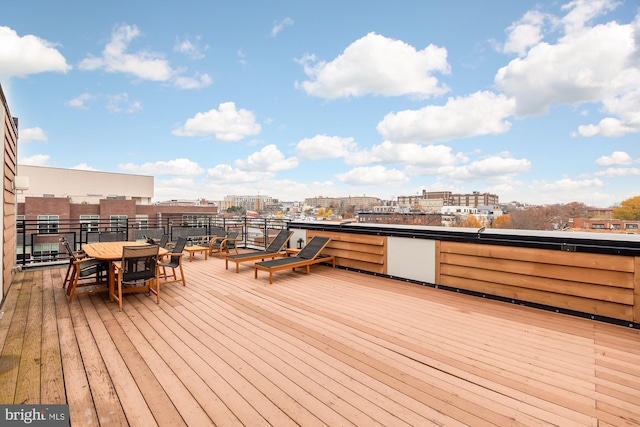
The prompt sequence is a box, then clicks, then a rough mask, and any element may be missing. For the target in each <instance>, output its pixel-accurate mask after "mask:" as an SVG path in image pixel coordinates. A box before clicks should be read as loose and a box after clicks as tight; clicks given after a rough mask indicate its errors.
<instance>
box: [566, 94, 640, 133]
mask: <svg viewBox="0 0 640 427" xmlns="http://www.w3.org/2000/svg"><path fill="white" fill-rule="evenodd" d="M602 110H603V112H604V113H605V114H611V115H613V116H618V117H619V118H617V117H605V118H604V119H602V120H600V122H599V123H598V124H597V125H593V124H591V125H584V126H579V127H578V131H577V133H574V136H577V135H580V136H585V137H590V136H606V137H619V136H624V135H626V134H628V133H637V132H640V89H638V90H634V91H631V92H629V93H626V94H624V95H622V96H620V97H615V98H610V99H605V100H604V101H603V108H602Z"/></svg>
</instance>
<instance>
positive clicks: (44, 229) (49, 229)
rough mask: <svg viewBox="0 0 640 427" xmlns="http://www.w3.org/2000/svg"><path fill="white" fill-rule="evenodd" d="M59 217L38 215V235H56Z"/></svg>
mask: <svg viewBox="0 0 640 427" xmlns="http://www.w3.org/2000/svg"><path fill="white" fill-rule="evenodd" d="M59 225H60V217H59V216H58V215H38V233H39V234H58V226H59Z"/></svg>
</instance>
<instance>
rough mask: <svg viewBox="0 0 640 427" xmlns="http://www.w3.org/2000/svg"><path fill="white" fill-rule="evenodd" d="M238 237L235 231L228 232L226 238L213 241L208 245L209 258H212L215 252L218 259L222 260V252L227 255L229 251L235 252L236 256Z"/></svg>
mask: <svg viewBox="0 0 640 427" xmlns="http://www.w3.org/2000/svg"><path fill="white" fill-rule="evenodd" d="M238 235H240V233H239V232H237V231H230V232H228V233H227V235H226V236H223V237H218V238H216V239H213V240H212V241H211V242H210V243H209V256H213V254H214V253H215V252H217V253H218V257H220V258H222V252H226V253H229V250H230V249H233V250H235V252H236V254H237V253H238V245H237V240H238Z"/></svg>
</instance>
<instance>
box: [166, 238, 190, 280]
mask: <svg viewBox="0 0 640 427" xmlns="http://www.w3.org/2000/svg"><path fill="white" fill-rule="evenodd" d="M186 244H187V238H186V237H178V241H177V242H176V245H175V246H174V247H173V249H172V250H171V252H169V253H167V254H165V255H164V256H163V257H162V258H163V259H162V260H160V268H161V269H162V272H161V273H160V278H162V279H165V280H164V281H163V282H162V284H163V285H165V284H167V283H175V282H182V286H186V285H187V282H186V281H185V278H184V271H183V270H182V257H183V255H184V254H183V253H182V251H183V250H184V247H185V245H186ZM167 260H168V261H167ZM167 268H170V269H171V270H172V274H167ZM176 269H178V270H180V278H178V277H177V275H176Z"/></svg>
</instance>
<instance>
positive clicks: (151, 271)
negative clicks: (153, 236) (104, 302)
mask: <svg viewBox="0 0 640 427" xmlns="http://www.w3.org/2000/svg"><path fill="white" fill-rule="evenodd" d="M159 250H160V247H159V246H158V245H143V246H125V247H123V248H122V260H121V261H114V262H113V270H114V271H113V273H114V275H116V276H117V286H116V289H114V293H112V294H111V298H113V299H114V300H116V301H117V302H118V307H119V308H120V311H122V294H124V293H130V292H140V291H147V292H148V293H149V294H151V293H154V294H155V295H156V303H158V304H160V281H159V280H158V272H159V265H158V253H159ZM125 285H126V286H127V287H126V288H125Z"/></svg>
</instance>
